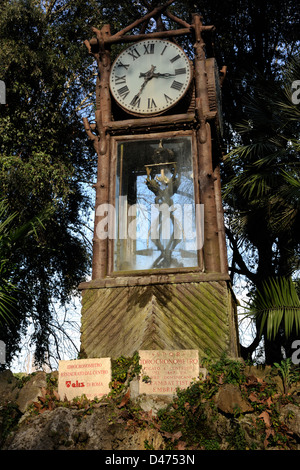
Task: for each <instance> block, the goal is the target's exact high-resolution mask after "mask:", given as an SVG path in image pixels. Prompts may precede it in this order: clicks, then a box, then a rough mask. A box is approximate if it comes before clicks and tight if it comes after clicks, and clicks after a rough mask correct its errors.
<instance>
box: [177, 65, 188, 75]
mask: <svg viewBox="0 0 300 470" xmlns="http://www.w3.org/2000/svg"><path fill="white" fill-rule="evenodd" d="M182 73H186V68H185V67H182V68H181V69H175V75H180V74H182Z"/></svg>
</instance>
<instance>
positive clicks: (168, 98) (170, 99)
mask: <svg viewBox="0 0 300 470" xmlns="http://www.w3.org/2000/svg"><path fill="white" fill-rule="evenodd" d="M164 97H165V100H166V102H167V104H168V103H169V101H170V102H171V101H173V100H172V98H170V97H169V96H168V95H166V94H165V93H164Z"/></svg>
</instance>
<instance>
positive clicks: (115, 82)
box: [110, 39, 192, 115]
mask: <svg viewBox="0 0 300 470" xmlns="http://www.w3.org/2000/svg"><path fill="white" fill-rule="evenodd" d="M191 78H192V73H191V65H190V62H189V59H188V57H187V56H186V54H185V53H184V51H183V50H182V49H181V48H180V47H179V46H177V45H176V44H174V43H172V42H170V41H164V40H161V39H152V40H151V39H146V40H144V41H140V42H138V43H136V44H134V45H132V46H130V47H128V48H127V49H125V50H124V51H123V52H121V54H120V55H119V56H118V57H117V59H116V60H115V61H114V63H113V65H112V68H111V73H110V89H111V93H112V95H113V97H114V98H115V100H116V101H117V103H119V105H120V106H121V107H122V108H124V109H125V110H127V111H129V112H131V113H133V114H141V115H143V114H144V115H151V114H159V113H162V112H163V111H165V110H167V109H169V108H171V107H172V106H174V105H175V104H176V103H177V102H178V101H179V100H180V99H181V98H182V97H183V96H184V94H185V93H186V91H187V90H188V88H189V85H190V83H191Z"/></svg>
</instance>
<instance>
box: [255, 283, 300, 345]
mask: <svg viewBox="0 0 300 470" xmlns="http://www.w3.org/2000/svg"><path fill="white" fill-rule="evenodd" d="M250 312H251V314H252V315H254V316H255V317H257V318H258V320H259V323H260V334H263V332H264V331H265V332H266V336H267V338H268V339H270V340H272V339H273V340H274V338H275V337H276V335H277V334H278V331H279V328H280V327H283V329H284V332H285V335H286V337H287V338H288V337H289V336H290V335H291V333H292V331H294V330H295V332H296V333H297V334H299V333H300V299H299V296H298V294H297V290H296V287H295V284H294V282H293V280H292V279H291V278H285V277H279V278H271V279H269V280H267V281H265V282H264V283H263V285H262V288H261V289H260V290H257V292H256V296H255V298H254V301H253V303H252V305H251V307H250Z"/></svg>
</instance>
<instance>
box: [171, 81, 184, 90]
mask: <svg viewBox="0 0 300 470" xmlns="http://www.w3.org/2000/svg"><path fill="white" fill-rule="evenodd" d="M182 87H183V83H180V82H176V80H174V82H173V83H172V85H171V88H174V90H178V91H180V90H181V88H182Z"/></svg>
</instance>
